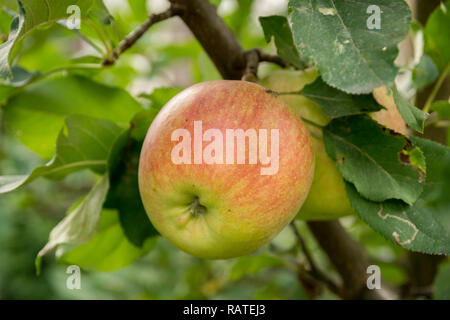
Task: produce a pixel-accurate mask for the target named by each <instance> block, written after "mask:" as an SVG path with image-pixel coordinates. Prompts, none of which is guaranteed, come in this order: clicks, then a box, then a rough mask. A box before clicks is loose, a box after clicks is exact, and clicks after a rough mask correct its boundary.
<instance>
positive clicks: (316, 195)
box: [260, 68, 354, 221]
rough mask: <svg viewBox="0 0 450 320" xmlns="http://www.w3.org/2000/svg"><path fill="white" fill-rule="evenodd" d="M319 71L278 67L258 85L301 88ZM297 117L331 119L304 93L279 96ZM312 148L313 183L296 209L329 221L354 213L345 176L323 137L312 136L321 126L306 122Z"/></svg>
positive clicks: (288, 89)
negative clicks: (310, 133)
mask: <svg viewBox="0 0 450 320" xmlns="http://www.w3.org/2000/svg"><path fill="white" fill-rule="evenodd" d="M317 76H318V74H317V71H316V70H315V69H313V68H311V69H307V70H304V71H290V70H277V71H274V72H272V73H271V74H270V75H269V76H268V77H266V78H264V79H262V80H261V82H260V83H261V85H262V86H264V87H266V88H268V89H271V90H274V91H277V92H294V91H300V90H301V89H303V87H304V86H305V85H307V84H309V83H312V82H313V81H314V80H315V79H316V78H317ZM279 98H280V99H282V100H284V101H285V102H286V103H287V104H288V105H289V106H290V107H291V109H292V110H293V112H295V113H296V114H297V115H298V116H299V117H302V118H304V119H307V120H310V121H312V122H315V123H317V124H319V125H321V126H325V125H327V124H328V123H329V121H330V119H329V118H328V117H327V116H326V115H325V114H324V113H323V111H322V110H321V109H320V107H319V105H318V104H316V103H315V102H314V101H312V100H310V99H308V98H306V97H305V96H303V95H299V94H295V95H281V96H279ZM306 126H307V127H308V130H310V131H311V132H312V133H313V135H312V136H311V140H312V145H313V148H314V153H315V158H316V166H315V173H314V179H313V183H312V185H311V189H310V191H309V194H308V197H307V198H306V201H305V203H304V204H303V206H302V208H301V209H300V211H299V212H298V215H297V218H298V219H301V220H306V221H310V220H332V219H337V218H340V217H343V216H346V215H350V214H352V213H354V211H353V209H352V207H351V205H350V201H349V200H348V198H347V195H346V191H345V184H344V179H343V178H342V175H341V173H340V172H339V170H338V168H337V167H336V165H335V163H334V161H333V160H332V159H331V158H329V157H328V154H327V153H326V151H325V146H324V144H323V141H322V139H320V138H318V137H316V136H314V133H316V134H318V135H319V136H320V135H321V132H320V129H318V128H316V127H313V126H312V125H308V124H307V123H306Z"/></svg>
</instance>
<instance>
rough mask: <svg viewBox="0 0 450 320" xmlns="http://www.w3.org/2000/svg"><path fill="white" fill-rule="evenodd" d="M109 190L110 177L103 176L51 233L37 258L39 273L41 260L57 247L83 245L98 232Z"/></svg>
mask: <svg viewBox="0 0 450 320" xmlns="http://www.w3.org/2000/svg"><path fill="white" fill-rule="evenodd" d="M108 189H109V177H108V175H107V174H105V175H103V177H102V178H101V179H100V181H99V182H97V184H96V185H95V186H94V187H93V188H92V190H91V191H90V192H89V193H88V194H87V196H86V197H85V198H84V200H83V201H82V202H81V203H80V204H79V205H78V206H77V207H76V208H75V209H74V210H73V211H72V212H71V213H70V214H69V215H68V216H66V217H65V218H64V219H63V220H61V222H59V223H58V225H56V227H54V228H53V230H52V231H51V232H50V237H49V240H48V242H47V244H46V245H45V247H44V248H43V249H42V250H41V251H39V253H38V256H37V258H36V268H37V270H38V272H39V269H40V260H41V258H42V256H44V255H45V254H47V253H48V252H49V251H51V250H52V249H53V248H55V247H56V246H57V245H60V244H63V243H70V244H82V243H86V242H88V241H89V240H90V239H91V238H92V237H93V236H94V235H95V234H96V232H97V227H98V222H99V219H100V212H101V211H102V207H103V202H104V201H105V198H106V194H107V192H108Z"/></svg>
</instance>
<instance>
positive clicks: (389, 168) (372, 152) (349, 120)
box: [323, 116, 424, 204]
mask: <svg viewBox="0 0 450 320" xmlns="http://www.w3.org/2000/svg"><path fill="white" fill-rule="evenodd" d="M323 139H324V142H325V148H326V151H327V153H328V155H329V156H330V157H331V158H332V159H333V160H335V161H336V165H337V167H338V169H339V171H340V172H341V174H342V175H343V177H344V179H345V180H347V181H349V182H352V183H353V184H355V186H356V189H357V190H358V192H359V193H361V194H362V195H363V196H364V197H365V198H367V199H369V200H372V201H384V200H387V199H400V200H403V201H404V202H406V203H408V204H413V203H414V202H415V201H416V200H417V198H418V197H419V196H420V194H421V193H422V190H423V183H422V182H423V174H424V173H423V172H422V171H420V169H419V168H415V167H413V165H412V163H411V162H410V155H409V152H410V151H411V142H410V141H408V139H407V138H406V137H404V136H401V135H400V134H396V133H395V132H393V131H391V130H389V129H387V128H384V127H382V126H380V125H378V124H377V123H376V122H374V121H373V120H371V119H370V118H368V117H366V116H350V117H345V118H338V119H335V120H333V121H331V122H330V124H328V125H327V126H326V127H325V128H324V129H323Z"/></svg>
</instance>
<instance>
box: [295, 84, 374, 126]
mask: <svg viewBox="0 0 450 320" xmlns="http://www.w3.org/2000/svg"><path fill="white" fill-rule="evenodd" d="M301 93H302V94H303V95H304V96H305V97H308V98H310V99H311V100H313V101H315V102H316V103H317V104H319V106H320V107H321V108H322V110H323V112H324V113H325V114H326V115H327V116H328V117H330V118H338V117H343V116H348V115H354V114H362V113H366V112H374V111H378V110H380V109H381V108H382V107H381V106H380V105H379V104H378V103H377V102H376V101H375V99H374V98H373V96H372V95H371V94H368V95H351V94H348V93H345V92H343V91H340V90H337V89H335V88H332V87H330V86H328V85H327V84H326V83H325V82H324V81H323V80H322V78H320V77H319V78H317V80H316V81H314V82H313V83H311V84H308V85H306V86H305V87H304V88H303V90H302V91H301Z"/></svg>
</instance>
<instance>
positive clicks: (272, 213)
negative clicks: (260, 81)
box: [139, 80, 314, 259]
mask: <svg viewBox="0 0 450 320" xmlns="http://www.w3.org/2000/svg"><path fill="white" fill-rule="evenodd" d="M236 136H238V138H236ZM313 172H314V154H313V150H312V146H311V141H310V136H309V133H308V131H307V129H306V127H305V126H304V124H303V122H302V120H301V119H300V118H299V117H297V116H296V115H295V114H294V113H293V112H292V111H291V110H290V109H289V107H288V106H287V105H286V104H285V103H284V102H283V101H282V100H280V99H278V98H276V97H274V96H273V95H272V94H270V93H267V92H266V90H265V89H264V88H263V87H261V86H260V85H257V84H254V83H249V82H243V81H227V80H221V81H210V82H204V83H200V84H196V85H194V86H192V87H190V88H188V89H185V90H184V91H182V92H181V93H179V94H178V95H177V96H175V97H174V98H173V99H172V100H170V101H169V102H168V103H167V104H166V105H165V106H164V108H163V109H162V110H161V111H160V113H159V114H158V116H157V117H156V118H155V120H154V121H153V123H152V125H151V126H150V129H149V131H148V133H147V137H146V139H145V141H144V145H143V147H142V152H141V157H140V165H139V188H140V192H141V197H142V201H143V203H144V207H145V209H146V211H147V214H148V216H149V218H150V220H151V222H152V223H153V225H154V226H155V227H156V229H157V230H158V231H159V232H160V233H161V234H162V235H163V236H165V237H166V238H168V239H169V240H170V241H171V242H172V243H173V244H175V245H176V246H177V247H179V248H180V249H182V250H184V251H186V252H188V253H190V254H192V255H195V256H197V257H202V258H210V259H224V258H231V257H236V256H239V255H245V254H248V253H250V252H252V251H254V250H256V249H257V248H259V247H260V246H261V245H263V244H265V243H266V242H268V241H269V240H271V239H272V238H273V237H274V236H275V235H277V234H278V233H279V232H280V231H281V230H282V229H283V228H284V227H285V226H286V225H287V224H288V223H289V222H290V221H291V220H292V219H293V218H294V217H295V216H296V214H297V212H298V210H299V209H300V207H301V205H302V204H303V202H304V200H305V198H306V195H307V194H308V191H309V188H310V186H311V182H312V178H313Z"/></svg>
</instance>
